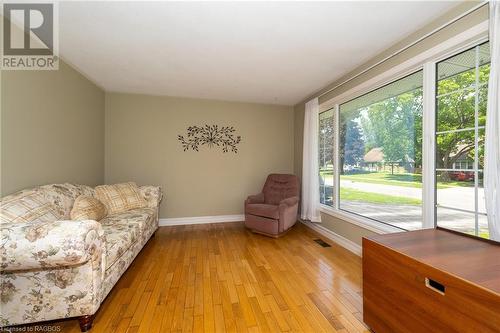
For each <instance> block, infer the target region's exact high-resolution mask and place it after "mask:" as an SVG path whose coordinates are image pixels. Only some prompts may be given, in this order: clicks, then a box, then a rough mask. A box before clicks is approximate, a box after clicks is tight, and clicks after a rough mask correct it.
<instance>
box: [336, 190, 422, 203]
mask: <svg viewBox="0 0 500 333" xmlns="http://www.w3.org/2000/svg"><path fill="white" fill-rule="evenodd" d="M340 198H341V199H342V200H347V201H361V202H366V203H374V204H401V205H420V204H422V201H421V200H419V199H413V198H408V197H397V196H393V195H386V194H379V193H373V192H364V191H358V190H355V189H350V188H340Z"/></svg>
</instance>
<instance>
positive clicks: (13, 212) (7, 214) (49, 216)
mask: <svg viewBox="0 0 500 333" xmlns="http://www.w3.org/2000/svg"><path fill="white" fill-rule="evenodd" d="M0 206H1V209H0V223H27V222H52V221H57V220H58V219H59V218H60V215H59V214H58V212H57V209H56V207H55V206H54V205H53V204H51V203H50V202H47V200H46V199H45V197H44V196H43V195H42V194H41V193H40V192H39V191H37V190H36V189H33V190H23V191H20V192H17V193H14V194H11V195H8V196H6V197H4V198H2V200H1V201H0Z"/></svg>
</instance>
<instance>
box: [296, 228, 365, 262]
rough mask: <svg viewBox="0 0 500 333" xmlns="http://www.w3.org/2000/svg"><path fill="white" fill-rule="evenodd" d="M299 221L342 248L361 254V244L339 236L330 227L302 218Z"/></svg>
mask: <svg viewBox="0 0 500 333" xmlns="http://www.w3.org/2000/svg"><path fill="white" fill-rule="evenodd" d="M299 221H300V222H301V223H303V224H304V225H306V226H308V227H309V228H311V229H313V230H314V231H316V232H317V233H319V234H321V235H323V236H325V237H326V238H328V239H330V240H331V241H333V242H335V243H337V244H338V245H340V246H342V247H343V248H345V249H347V250H349V251H351V252H352V253H354V254H355V255H357V256H360V257H361V256H362V254H363V251H362V248H361V245H358V244H356V243H354V242H353V241H351V240H349V239H347V238H345V237H342V236H340V235H339V234H337V233H335V232H333V231H331V230H330V229H327V228H325V227H323V226H322V225H321V224H318V223H312V222H309V221H302V220H299Z"/></svg>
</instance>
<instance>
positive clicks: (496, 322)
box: [363, 229, 500, 333]
mask: <svg viewBox="0 0 500 333" xmlns="http://www.w3.org/2000/svg"><path fill="white" fill-rule="evenodd" d="M363 319H364V321H365V323H366V324H367V325H368V326H369V327H370V328H371V329H372V330H373V331H374V332H376V333H385V332H411V333H418V332H425V333H429V332H445V333H448V332H450V333H451V332H474V333H476V332H496V333H499V332H500V245H498V244H495V243H493V242H489V241H482V240H478V239H474V238H471V237H468V236H463V235H460V234H456V233H453V232H449V231H445V230H440V229H428V230H419V231H411V232H403V233H396V234H387V235H378V236H374V237H369V238H364V239H363Z"/></svg>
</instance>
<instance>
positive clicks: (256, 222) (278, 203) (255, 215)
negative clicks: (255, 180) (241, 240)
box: [245, 174, 300, 237]
mask: <svg viewBox="0 0 500 333" xmlns="http://www.w3.org/2000/svg"><path fill="white" fill-rule="evenodd" d="M299 191H300V185H299V179H298V178H297V176H295V175H283V174H270V175H269V176H267V180H266V183H265V184H264V188H263V189H262V193H260V194H257V195H251V196H249V197H248V199H247V200H245V226H246V227H247V228H249V229H251V230H252V231H253V232H257V233H260V234H264V235H266V236H271V237H279V236H281V235H283V234H284V233H285V232H287V231H288V229H290V228H291V227H292V226H293V225H294V224H295V222H296V221H297V211H298V209H299Z"/></svg>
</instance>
